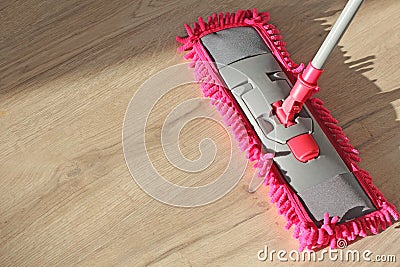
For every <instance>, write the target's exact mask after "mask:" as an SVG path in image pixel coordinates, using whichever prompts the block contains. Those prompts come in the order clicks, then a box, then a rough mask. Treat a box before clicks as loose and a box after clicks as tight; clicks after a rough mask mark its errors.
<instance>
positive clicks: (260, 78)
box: [176, 9, 399, 251]
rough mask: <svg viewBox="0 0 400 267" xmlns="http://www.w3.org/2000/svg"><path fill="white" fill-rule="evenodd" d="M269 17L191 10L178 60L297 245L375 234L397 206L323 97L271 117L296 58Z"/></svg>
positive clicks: (333, 243) (293, 74) (297, 69)
mask: <svg viewBox="0 0 400 267" xmlns="http://www.w3.org/2000/svg"><path fill="white" fill-rule="evenodd" d="M268 20H269V14H268V13H266V12H257V10H255V9H254V10H245V11H242V10H239V11H237V12H236V13H226V14H223V13H220V14H214V15H212V16H210V17H208V19H207V22H205V21H204V20H203V19H202V18H201V17H200V18H199V19H198V22H194V24H193V27H190V26H189V25H187V24H185V28H186V31H187V34H188V36H187V37H177V38H176V39H177V41H178V42H180V43H181V44H182V46H180V47H179V48H178V51H188V53H186V54H185V56H184V58H185V59H187V60H191V67H193V68H194V74H195V78H196V80H197V81H198V82H199V83H200V84H201V88H202V91H203V94H204V96H205V97H209V98H211V99H212V103H213V105H215V107H216V109H217V110H218V111H219V112H220V113H221V115H222V116H223V117H224V122H225V124H226V125H227V126H228V127H229V128H230V129H231V131H232V132H233V134H234V136H235V138H236V140H237V142H238V143H239V147H240V148H241V149H242V150H243V151H246V156H247V158H248V159H249V160H250V161H254V162H255V165H254V166H255V168H257V173H258V176H259V177H260V179H264V181H265V184H267V185H269V187H270V192H269V195H270V198H271V202H272V203H276V206H277V208H278V211H279V214H281V215H283V216H284V217H285V218H286V220H287V225H286V229H290V228H291V227H294V237H295V238H296V239H298V240H299V243H300V246H299V250H300V251H302V250H303V249H305V248H306V249H310V250H318V249H320V248H323V247H326V246H330V247H331V248H337V247H338V241H339V240H346V241H349V242H351V241H353V240H355V239H356V238H358V237H365V236H367V235H369V234H377V233H378V232H379V231H380V230H384V229H385V228H386V227H387V226H390V225H391V224H392V219H393V220H395V221H396V220H398V218H399V213H398V212H397V211H396V209H395V207H394V206H393V205H392V204H391V203H389V202H388V201H387V200H386V199H385V197H384V196H383V194H382V193H381V192H380V191H379V190H378V189H377V188H376V187H375V186H374V184H373V183H372V179H371V177H370V175H369V173H368V172H367V171H365V170H362V169H360V168H359V167H358V166H357V163H358V162H359V161H360V158H359V157H358V151H357V150H356V149H355V148H354V147H353V146H352V145H351V144H350V143H349V139H348V138H347V137H346V136H345V134H344V133H343V131H342V129H341V128H340V127H339V126H338V125H337V120H336V119H335V118H333V117H332V116H331V114H330V112H329V110H328V109H327V108H325V107H324V104H323V102H322V101H321V100H319V99H317V98H311V99H309V100H308V101H307V102H306V103H305V106H304V107H303V110H302V111H301V112H300V113H299V116H298V117H297V118H296V124H295V125H294V126H290V127H288V128H284V127H283V128H282V125H280V124H279V122H277V121H276V119H275V118H274V116H273V115H271V113H272V112H273V111H272V110H273V109H272V104H273V103H275V102H276V101H279V100H281V99H284V98H285V97H286V96H287V95H288V94H289V92H290V89H291V86H292V84H293V83H294V82H295V81H296V79H297V76H298V74H299V73H301V72H302V71H303V68H304V65H303V64H300V65H298V64H296V63H294V62H293V61H292V59H291V58H290V56H289V53H288V52H287V51H286V48H285V43H284V42H283V41H282V37H281V36H280V35H279V31H278V30H277V29H276V28H275V27H274V26H273V25H271V24H269V23H268ZM274 120H275V121H274ZM305 135H311V136H312V137H313V140H315V142H316V144H317V145H316V148H317V150H315V151H313V152H312V153H310V152H309V151H304V150H302V144H301V143H302V142H303V141H304V139H302V138H296V137H299V136H302V137H304V136H305ZM291 140H295V141H291ZM306 141H307V140H306ZM315 153H317V154H315ZM273 155H274V157H273ZM313 155H314V156H313ZM272 157H273V158H272ZM271 163H272V164H271Z"/></svg>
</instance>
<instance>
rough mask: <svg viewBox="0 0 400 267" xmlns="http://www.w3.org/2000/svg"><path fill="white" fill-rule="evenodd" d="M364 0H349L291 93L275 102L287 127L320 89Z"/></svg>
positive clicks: (280, 118)
mask: <svg viewBox="0 0 400 267" xmlns="http://www.w3.org/2000/svg"><path fill="white" fill-rule="evenodd" d="M362 2H363V0H349V2H347V4H346V6H345V8H344V9H343V11H342V13H341V14H340V16H339V18H338V20H337V21H336V23H335V25H333V28H332V30H331V31H330V32H329V34H328V36H327V37H326V39H325V41H324V43H323V44H322V46H321V47H320V48H319V50H318V52H317V54H316V55H315V57H314V59H313V60H312V61H311V62H310V63H309V64H308V65H307V67H306V68H305V70H304V71H303V72H302V73H300V74H299V75H298V77H297V81H296V83H295V84H294V85H293V87H292V90H291V91H290V95H289V96H288V97H287V98H286V99H285V100H284V101H283V102H282V103H281V102H279V101H278V102H277V103H275V104H274V107H275V114H276V116H277V117H278V119H279V121H280V122H281V123H282V124H284V125H285V127H289V126H291V125H293V124H295V122H294V119H295V116H296V115H297V114H298V113H299V112H300V110H301V109H302V106H303V104H304V103H305V102H306V101H307V99H309V98H310V97H311V96H312V95H313V94H314V93H315V92H316V91H317V90H318V85H317V82H318V79H319V77H320V76H321V74H322V72H323V66H324V64H325V62H326V60H327V58H328V57H329V55H330V54H331V52H332V50H333V48H335V46H336V44H337V43H338V42H339V40H340V38H341V37H342V35H343V33H344V32H345V31H346V29H347V27H348V26H349V24H350V22H351V20H352V19H353V17H354V15H355V14H356V12H357V10H358V8H359V7H360V5H361V4H362Z"/></svg>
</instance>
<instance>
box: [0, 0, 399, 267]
mask: <svg viewBox="0 0 400 267" xmlns="http://www.w3.org/2000/svg"><path fill="white" fill-rule="evenodd" d="M215 2H217V1H215ZM344 4H345V1H344V0H335V1H331V0H323V1H321V0H307V1H290V0H279V1H278V0H262V1H261V0H259V1H233V0H228V1H224V2H221V3H211V1H194V0H188V1H150V0H144V1H128V0H116V1H98V0H96V1H95V0H86V1H78V0H71V1H47V0H27V1H16V0H10V1H0V25H1V26H0V92H1V93H0V179H1V180H0V266H54V265H62V266H72V265H81V266H111V265H113V266H114V265H118V266H143V265H155V266H204V265H209V266H258V265H259V266H263V265H266V264H271V263H270V262H268V261H267V262H260V261H258V259H257V252H258V251H259V250H261V249H263V248H264V246H268V248H269V249H274V250H281V249H282V250H287V251H290V250H292V249H296V248H297V245H298V244H297V241H296V240H294V239H293V238H292V231H285V230H284V225H285V220H284V219H283V218H282V217H280V216H278V215H277V210H276V208H275V207H274V206H273V205H272V204H269V199H268V197H267V196H266V195H267V192H268V189H267V188H262V189H260V190H259V191H257V192H256V193H254V194H249V193H247V187H248V184H249V181H250V178H251V176H252V175H253V169H252V167H251V166H250V165H249V166H247V168H246V171H245V174H244V176H243V179H242V180H241V181H240V182H239V184H238V186H236V187H235V188H234V189H233V190H232V191H231V192H230V193H228V194H227V195H226V196H225V197H223V198H221V199H220V200H219V201H216V202H214V203H212V204H209V205H206V206H203V207H199V208H177V207H173V206H169V205H166V204H163V203H161V202H158V201H157V200H155V199H153V198H152V197H150V196H148V195H147V194H146V193H145V192H143V191H142V190H141V189H140V188H139V187H138V185H137V184H136V183H135V182H134V180H133V179H132V177H131V175H130V173H129V171H128V168H127V166H126V163H125V159H124V154H123V148H122V137H121V133H122V124H123V120H124V115H125V111H126V109H127V107H128V104H129V101H130V100H131V98H132V97H133V96H134V94H135V92H136V91H137V90H138V88H139V86H140V85H141V84H142V83H143V82H144V81H145V80H146V79H148V78H149V77H150V76H152V75H154V74H156V73H157V72H159V71H161V70H163V69H165V68H166V67H169V66H173V65H175V64H177V63H181V62H183V59H182V54H179V53H177V52H176V48H177V46H178V44H177V43H176V41H175V36H176V35H183V34H184V27H183V23H189V22H192V21H194V20H195V19H197V17H198V16H207V15H209V14H211V13H213V12H216V11H218V12H220V11H224V12H225V11H235V10H236V9H238V8H252V7H257V8H258V9H259V10H268V11H270V13H271V18H272V19H271V21H272V23H274V24H276V25H277V26H278V27H279V28H280V30H281V32H282V34H283V36H284V39H285V41H286V42H287V43H288V50H289V51H290V52H291V54H292V57H293V59H294V60H295V61H297V62H307V61H308V60H309V59H310V58H311V57H312V55H313V54H314V52H315V51H316V49H317V47H318V46H319V45H320V44H321V43H322V41H323V38H324V36H326V30H327V29H328V28H329V27H330V25H331V24H332V23H333V22H334V20H335V19H336V18H337V16H338V14H339V13H338V12H339V10H341V9H342V8H343V6H344ZM399 14H400V2H399V1H398V0H385V1H365V3H364V5H363V6H362V8H361V9H360V12H359V14H358V15H357V17H356V18H355V20H354V23H353V24H352V25H351V27H350V28H349V30H348V32H347V34H346V35H345V37H344V38H343V39H342V41H341V42H340V46H341V47H340V48H337V49H336V50H335V51H334V53H333V55H332V57H331V58H330V59H329V63H328V64H327V65H326V71H325V73H324V75H323V77H322V80H321V82H320V86H321V88H322V89H321V92H319V93H318V96H319V97H320V98H322V99H323V100H324V101H325V102H326V104H327V106H328V107H329V108H330V109H331V111H332V113H333V115H334V116H335V117H337V118H338V120H339V123H340V125H341V126H343V128H344V131H345V133H346V134H347V135H348V136H349V138H350V139H351V140H352V144H353V145H354V146H355V147H356V148H357V149H359V150H360V153H361V157H362V159H363V161H362V163H361V166H362V167H363V168H365V169H367V170H368V171H369V172H370V173H371V174H372V176H373V177H374V182H375V184H376V185H377V186H378V187H379V188H380V189H381V191H382V192H383V193H384V194H385V196H386V197H387V199H388V200H389V201H391V202H392V203H394V204H395V205H396V206H397V207H400V195H399V191H400V179H399V173H400V164H399V161H400V150H399V149H400V122H399V120H400V90H399V88H400V68H399V66H400V65H399V61H400V49H399V47H400V21H399V19H398V15H399ZM199 96H200V90H199V89H198V87H197V86H196V85H190V86H183V87H178V88H176V89H175V90H174V91H173V92H171V93H169V94H167V95H165V97H163V98H162V99H160V101H159V102H158V104H157V105H156V106H155V107H154V109H153V112H152V113H151V116H150V117H149V120H148V125H147V128H146V147H147V149H148V152H149V156H150V159H152V161H153V164H154V166H155V168H157V170H158V171H159V173H160V174H162V175H164V176H165V177H166V179H168V180H170V181H172V182H174V183H178V184H182V185H188V184H192V185H193V184H206V183H207V182H210V181H213V180H214V179H215V178H216V176H217V175H216V174H220V173H222V172H223V171H224V169H225V167H226V164H227V159H228V158H229V153H230V148H229V141H228V138H227V137H228V135H227V133H226V132H225V130H224V129H223V128H222V127H221V126H220V125H218V124H217V123H216V122H213V121H210V120H207V119H197V120H194V121H191V122H189V123H188V124H187V125H186V127H185V128H184V129H183V131H182V132H181V136H180V138H181V139H180V141H179V142H180V146H181V150H182V153H183V154H184V155H185V156H186V157H187V158H189V159H192V160H194V159H196V158H198V157H199V156H200V152H199V149H198V144H199V142H200V141H201V140H202V139H204V138H206V137H209V138H211V139H213V140H214V141H215V143H216V144H217V155H216V158H215V160H214V162H213V164H212V165H211V166H210V167H209V168H208V169H206V170H204V171H203V172H200V173H197V174H193V173H186V172H183V171H181V170H179V169H177V168H174V167H173V166H171V164H170V163H169V162H168V160H167V159H166V158H165V156H164V155H163V150H162V147H161V142H160V135H161V133H160V127H161V126H162V123H163V121H164V120H165V118H166V116H167V114H168V113H169V112H170V111H171V110H172V108H173V107H174V105H177V104H179V103H180V102H182V101H184V100H187V99H190V98H194V97H199ZM211 108H212V107H206V109H211ZM232 149H233V150H234V151H238V150H237V148H236V147H233V148H232ZM239 156H240V157H244V154H243V153H241V154H240V155H239ZM232 160H233V161H235V160H237V162H243V160H242V161H240V160H239V159H235V158H233V159H232ZM138 168H139V170H140V171H141V172H142V173H143V177H146V175H149V170H147V169H146V168H141V166H138ZM140 168H141V169H140ZM399 239H400V224H399V223H398V222H396V223H395V224H394V225H393V226H392V227H390V228H389V229H387V230H386V231H385V232H383V233H381V234H379V235H378V236H372V237H367V238H365V239H362V240H360V241H358V242H356V243H354V244H352V245H350V247H349V249H358V250H360V251H362V250H365V249H369V250H371V251H372V252H373V253H374V255H376V254H390V255H396V256H397V262H399V261H400V246H399V245H398V241H399ZM273 263H274V264H278V263H279V262H277V260H275V261H274V262H273ZM282 264H288V263H282ZM298 264H300V265H304V266H305V265H307V266H308V265H309V263H298ZM334 264H340V263H338V262H336V263H334V262H331V261H329V259H326V260H325V261H324V263H323V264H319V265H321V266H322V265H323V266H327V265H334ZM352 264H353V265H356V263H352ZM397 264H398V263H397ZM350 265H351V264H350ZM381 265H382V264H379V266H381Z"/></svg>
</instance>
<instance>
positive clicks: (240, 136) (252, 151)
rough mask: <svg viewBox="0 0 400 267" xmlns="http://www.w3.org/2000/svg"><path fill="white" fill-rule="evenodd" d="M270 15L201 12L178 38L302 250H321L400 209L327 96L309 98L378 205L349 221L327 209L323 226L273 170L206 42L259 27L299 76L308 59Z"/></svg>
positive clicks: (376, 227) (380, 224)
mask: <svg viewBox="0 0 400 267" xmlns="http://www.w3.org/2000/svg"><path fill="white" fill-rule="evenodd" d="M268 20H269V14H268V13H267V12H257V10H256V9H253V10H244V11H243V10H238V11H237V12H236V13H225V14H224V13H219V14H214V15H212V16H209V17H208V19H207V22H205V21H204V20H203V18H201V17H200V18H199V19H198V22H195V23H194V25H193V27H190V26H189V25H187V24H185V28H186V31H187V34H188V36H187V37H184V38H182V37H177V38H176V39H177V41H178V42H180V43H181V44H182V46H180V47H179V48H178V51H189V52H188V53H187V54H186V55H185V56H184V58H185V59H187V60H191V67H193V68H194V74H195V78H196V80H197V81H198V82H199V83H200V87H201V89H202V91H203V95H204V96H206V97H209V98H211V99H212V104H213V105H214V106H215V108H216V109H217V110H218V111H219V112H220V114H221V115H222V116H223V117H224V122H225V124H226V125H227V126H228V127H229V128H230V129H231V131H232V132H233V134H234V136H235V138H236V140H237V142H238V143H239V148H240V149H241V150H242V151H245V152H246V156H247V158H248V159H249V160H250V161H255V165H254V167H255V168H256V169H257V172H258V176H259V177H261V178H264V179H265V183H266V184H267V185H269V187H270V191H269V196H270V198H271V202H272V203H275V204H276V206H277V208H278V213H279V214H281V215H283V216H284V217H285V218H286V220H287V224H286V229H290V228H291V227H294V237H295V238H296V239H298V240H299V243H300V246H299V251H302V250H304V249H310V250H318V249H321V248H323V247H326V246H330V247H331V248H337V245H338V244H337V243H338V240H346V241H353V240H355V239H356V238H357V237H365V236H366V235H368V234H377V233H379V231H380V230H384V229H386V227H387V226H390V225H391V224H392V219H394V220H395V221H397V220H398V219H399V213H398V212H397V211H396V209H395V207H394V206H393V205H392V204H391V203H389V202H388V201H387V200H386V199H385V198H384V196H383V194H382V193H381V192H380V191H379V189H377V188H376V187H375V185H374V184H373V183H372V178H371V176H370V175H369V173H368V172H366V171H364V170H362V169H360V168H359V167H358V166H357V162H359V161H360V158H359V157H358V151H357V150H356V149H355V148H354V147H353V146H352V145H351V144H350V143H349V139H348V138H347V137H346V136H345V134H344V133H343V131H342V129H341V128H340V127H339V126H338V125H337V120H336V119H335V118H333V117H332V116H331V114H330V112H329V110H328V109H327V108H325V107H324V105H323V102H322V101H321V100H319V99H317V98H313V99H310V100H309V101H308V102H307V103H306V106H307V108H308V109H309V110H310V111H311V113H312V115H313V116H314V117H315V119H316V120H317V121H318V123H319V124H320V126H321V127H322V129H323V130H324V132H325V134H326V135H327V136H328V138H329V139H330V141H331V142H332V144H333V145H334V146H335V148H336V150H337V151H338V153H339V154H340V156H341V157H342V159H343V160H344V161H345V163H346V165H347V166H348V167H349V168H350V169H351V170H352V171H353V172H354V174H355V176H356V178H357V180H358V181H359V182H360V184H361V186H362V187H363V189H364V190H365V192H366V193H367V194H368V196H369V197H370V198H371V200H372V202H373V204H374V205H375V207H376V208H377V210H376V211H374V212H371V213H369V214H366V215H364V216H362V217H359V218H356V219H353V220H351V221H347V222H344V223H338V217H336V216H335V217H330V216H329V214H328V213H325V216H324V220H323V223H322V225H321V226H319V227H318V226H317V225H316V224H315V223H314V222H313V221H312V219H311V218H310V217H309V215H308V213H307V211H306V209H305V207H303V205H302V203H301V201H300V200H299V199H298V197H297V194H295V193H294V192H293V190H292V189H291V187H290V186H289V185H288V184H287V183H286V182H285V180H284V179H283V177H282V176H281V174H280V172H279V170H278V168H277V167H276V165H275V164H273V165H272V167H271V170H270V171H268V169H269V166H270V164H268V163H269V161H270V160H272V159H271V154H263V153H262V150H261V146H262V144H261V142H260V140H259V138H258V136H257V135H256V133H255V131H254V130H253V128H252V126H251V124H250V123H249V121H248V120H247V118H246V117H245V116H244V114H243V113H242V111H241V109H240V107H239V106H238V105H237V103H236V102H235V101H232V97H231V95H230V92H229V91H228V90H226V87H225V86H224V83H223V80H222V79H221V78H220V76H219V74H218V71H217V69H216V68H215V65H214V64H213V63H212V59H211V58H210V56H209V55H208V53H207V51H205V49H204V47H203V46H202V44H201V42H200V38H201V37H202V36H204V35H207V34H209V33H212V32H216V31H220V30H223V29H228V28H233V27H241V26H247V27H253V28H254V29H256V30H257V31H258V33H259V34H260V36H261V37H262V38H263V39H264V41H265V43H266V44H267V46H268V47H269V48H270V50H271V51H272V53H273V54H274V56H275V58H276V59H277V60H278V61H279V62H280V64H281V65H282V66H283V68H285V71H286V74H287V75H288V77H289V78H290V79H291V80H292V81H295V80H296V76H297V74H298V73H300V72H301V71H302V70H303V68H304V65H303V64H300V65H298V64H296V63H294V62H293V61H292V60H291V58H290V55H289V53H288V52H287V51H286V48H285V42H283V41H282V36H280V35H279V31H278V30H277V29H276V28H275V27H274V26H273V25H271V24H268Z"/></svg>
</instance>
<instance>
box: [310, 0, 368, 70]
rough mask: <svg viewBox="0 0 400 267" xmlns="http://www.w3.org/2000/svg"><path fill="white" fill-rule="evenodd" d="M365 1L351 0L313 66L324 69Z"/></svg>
mask: <svg viewBox="0 0 400 267" xmlns="http://www.w3.org/2000/svg"><path fill="white" fill-rule="evenodd" d="M363 1H364V0H349V2H347V4H346V6H345V8H344V9H343V11H342V13H341V14H340V16H339V18H338V19H337V21H336V23H335V25H333V28H332V30H331V31H330V32H329V34H328V36H327V37H326V39H325V41H324V42H323V44H322V45H321V47H320V48H319V50H318V52H317V54H316V55H315V57H314V59H313V60H312V61H311V64H312V65H313V66H314V67H315V68H317V69H322V68H323V67H324V64H325V62H326V60H327V58H328V57H329V55H330V54H331V53H332V50H333V49H334V48H335V46H336V45H337V43H338V42H339V40H340V38H342V36H343V34H344V32H345V31H346V29H347V27H348V26H349V25H350V23H351V21H352V20H353V18H354V15H355V14H356V13H357V11H358V9H359V8H360V6H361V4H362V2H363Z"/></svg>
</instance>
